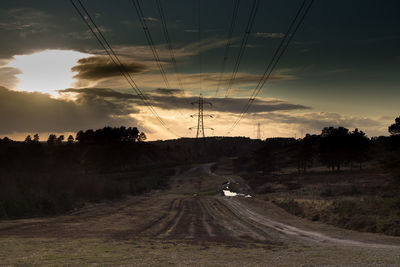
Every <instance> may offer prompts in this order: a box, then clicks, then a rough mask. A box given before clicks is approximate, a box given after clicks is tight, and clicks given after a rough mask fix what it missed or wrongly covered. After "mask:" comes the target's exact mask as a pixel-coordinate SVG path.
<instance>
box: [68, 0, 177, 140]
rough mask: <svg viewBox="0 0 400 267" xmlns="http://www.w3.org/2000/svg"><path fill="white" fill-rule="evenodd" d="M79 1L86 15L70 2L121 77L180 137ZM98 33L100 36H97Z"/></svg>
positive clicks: (72, 1)
mask: <svg viewBox="0 0 400 267" xmlns="http://www.w3.org/2000/svg"><path fill="white" fill-rule="evenodd" d="M77 1H78V3H79V6H80V7H81V9H82V10H83V12H84V13H85V15H84V14H83V13H82V12H81V10H80V9H79V7H78V6H77V5H76V4H75V3H74V0H70V2H71V4H72V5H73V6H74V8H75V10H76V11H77V13H78V14H79V16H80V17H81V18H82V20H83V21H84V22H85V24H86V25H87V26H88V28H89V30H90V31H91V32H92V34H93V35H94V36H95V38H96V40H97V41H98V42H99V43H100V45H101V47H102V48H103V49H104V51H105V52H106V53H107V55H108V56H109V58H110V59H111V61H112V62H113V63H114V64H115V65H116V66H117V68H118V71H119V72H120V73H121V75H122V76H123V77H124V78H125V79H126V81H127V82H128V83H129V85H130V86H131V87H132V89H133V90H134V91H135V92H136V94H137V95H138V96H139V97H140V99H141V100H142V102H143V103H144V104H145V105H146V106H147V108H148V109H149V110H150V112H151V113H152V114H153V115H154V116H155V117H156V119H157V120H158V121H159V123H160V124H161V125H162V126H163V127H164V128H165V129H166V130H168V131H169V132H170V133H171V134H173V135H175V136H177V137H179V136H178V135H176V134H175V133H174V132H173V131H172V130H171V129H170V128H168V126H167V125H166V124H165V122H164V121H163V120H162V119H161V117H160V116H159V115H158V113H157V111H156V110H155V109H154V107H153V105H152V104H151V102H150V100H149V98H148V97H147V96H146V95H145V94H143V92H142V91H141V90H140V88H139V87H138V86H137V84H136V82H135V81H134V80H133V78H132V76H131V75H130V72H129V71H128V70H127V69H126V67H125V66H124V64H123V63H122V62H121V60H120V59H119V57H118V56H117V55H116V53H115V51H114V50H113V48H112V47H111V45H110V43H109V42H108V41H107V39H106V38H105V36H104V35H103V33H102V31H101V30H100V28H99V27H98V26H97V24H96V23H95V22H94V20H93V18H92V17H91V16H90V14H89V12H88V10H87V9H86V7H85V6H84V5H83V4H82V2H81V1H80V0H77ZM90 23H91V24H92V25H93V26H94V28H93V27H92V25H91V24H90ZM96 32H97V33H98V34H96Z"/></svg>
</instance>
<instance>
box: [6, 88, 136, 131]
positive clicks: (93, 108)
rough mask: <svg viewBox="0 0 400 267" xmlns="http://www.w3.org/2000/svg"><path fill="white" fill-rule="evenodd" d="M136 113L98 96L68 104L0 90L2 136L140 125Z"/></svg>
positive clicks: (61, 100) (84, 95)
mask: <svg viewBox="0 0 400 267" xmlns="http://www.w3.org/2000/svg"><path fill="white" fill-rule="evenodd" d="M137 112H138V111H137V110H136V109H135V108H133V107H132V106H131V105H130V104H129V103H114V102H112V101H108V100H106V99H104V98H102V97H100V96H99V95H96V94H79V95H78V97H77V99H76V100H75V101H67V100H63V99H54V98H51V97H50V96H49V95H46V94H42V93H37V92H35V93H28V92H19V91H12V90H9V89H7V88H5V87H0V134H11V133H15V132H66V131H78V130H81V129H88V128H99V127H104V126H105V125H110V126H120V125H126V126H129V125H135V126H137V125H138V123H137V121H136V120H135V119H133V118H132V117H130V116H129V115H130V114H132V113H137Z"/></svg>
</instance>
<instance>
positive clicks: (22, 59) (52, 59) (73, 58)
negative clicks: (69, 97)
mask: <svg viewBox="0 0 400 267" xmlns="http://www.w3.org/2000/svg"><path fill="white" fill-rule="evenodd" d="M88 56H91V55H90V54H85V53H80V52H76V51H72V50H45V51H41V52H38V53H34V54H31V55H20V56H15V57H14V58H15V60H14V61H12V62H11V63H10V64H9V66H10V67H14V68H17V69H20V70H21V72H22V73H21V74H18V75H16V76H17V78H18V79H19V84H18V86H17V88H18V89H19V90H21V91H29V92H33V91H37V92H43V93H49V94H51V95H53V96H57V90H59V89H64V88H67V87H70V86H71V84H72V83H73V81H74V80H73V78H72V77H73V76H74V74H73V73H72V72H71V68H72V67H73V66H75V65H76V62H77V60H78V59H80V58H83V57H88Z"/></svg>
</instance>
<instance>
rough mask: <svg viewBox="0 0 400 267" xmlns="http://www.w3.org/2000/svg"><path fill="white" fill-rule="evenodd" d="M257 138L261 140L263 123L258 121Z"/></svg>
mask: <svg viewBox="0 0 400 267" xmlns="http://www.w3.org/2000/svg"><path fill="white" fill-rule="evenodd" d="M257 139H260V140H261V124H260V123H257Z"/></svg>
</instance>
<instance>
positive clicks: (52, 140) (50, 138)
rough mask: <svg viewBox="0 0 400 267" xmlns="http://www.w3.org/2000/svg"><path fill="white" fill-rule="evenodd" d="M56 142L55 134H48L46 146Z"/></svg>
mask: <svg viewBox="0 0 400 267" xmlns="http://www.w3.org/2000/svg"><path fill="white" fill-rule="evenodd" d="M56 141H57V136H56V135H55V134H50V135H49V138H48V139H47V144H48V145H54V144H55V143H56Z"/></svg>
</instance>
